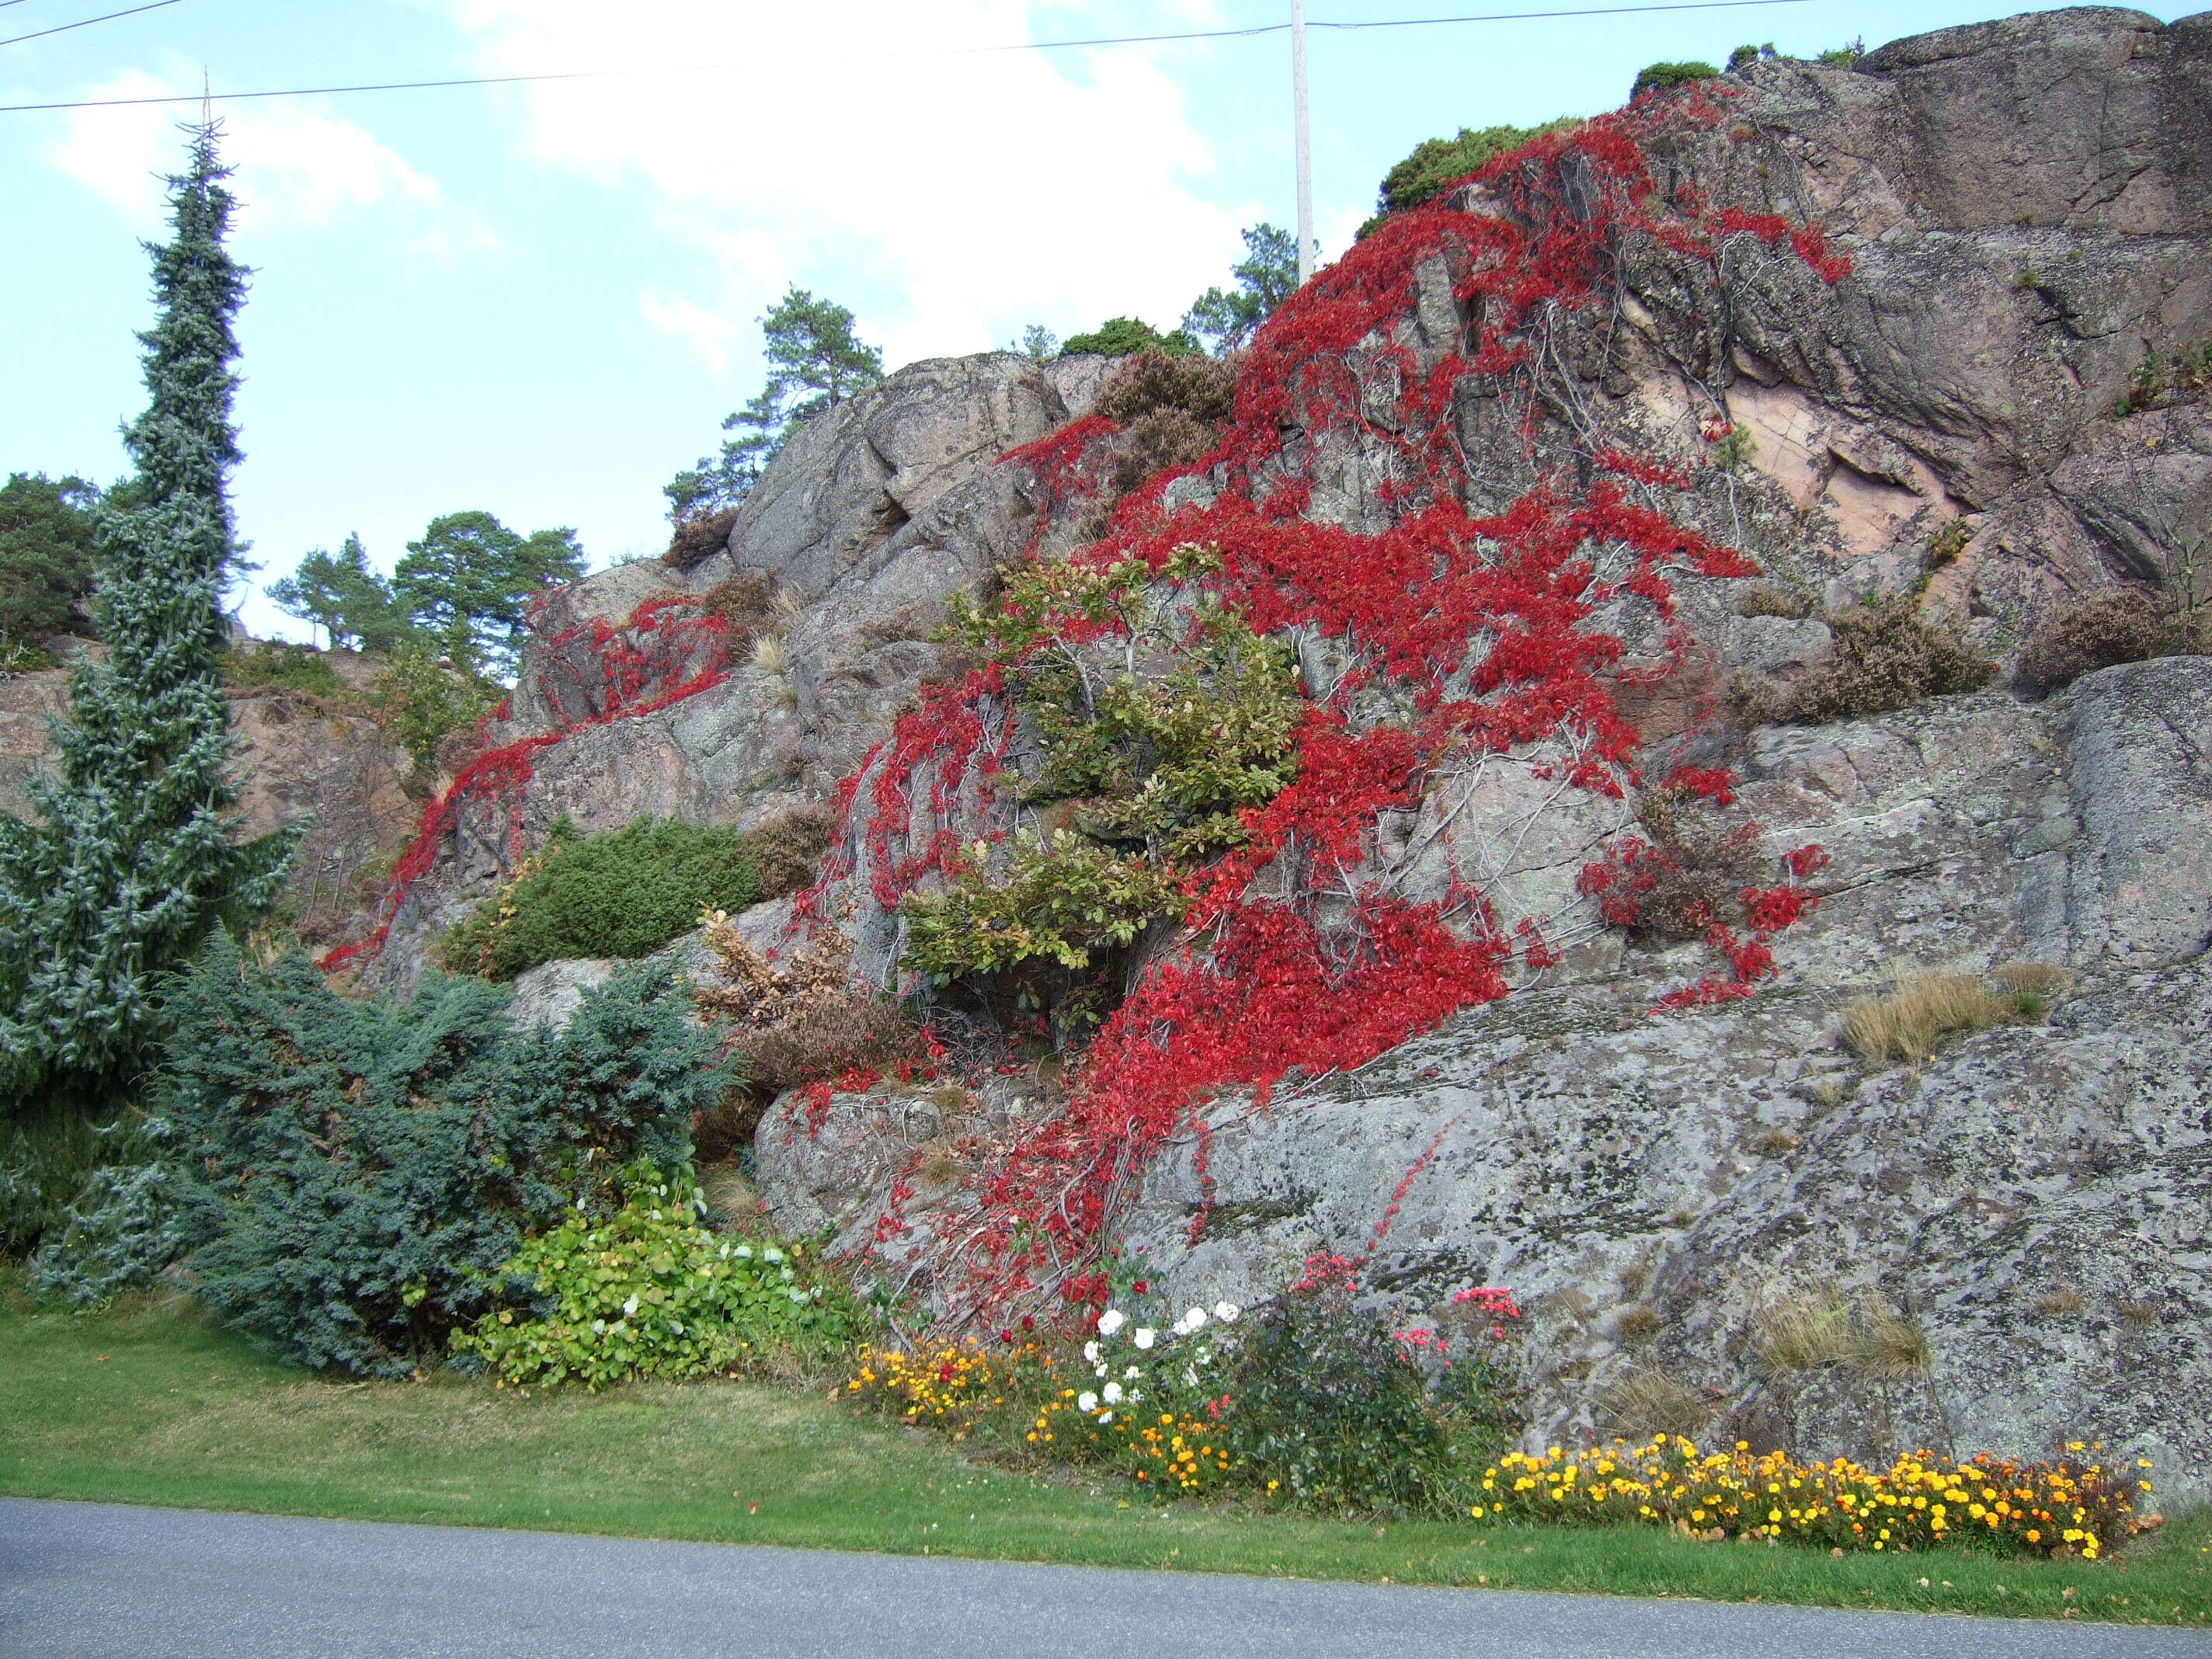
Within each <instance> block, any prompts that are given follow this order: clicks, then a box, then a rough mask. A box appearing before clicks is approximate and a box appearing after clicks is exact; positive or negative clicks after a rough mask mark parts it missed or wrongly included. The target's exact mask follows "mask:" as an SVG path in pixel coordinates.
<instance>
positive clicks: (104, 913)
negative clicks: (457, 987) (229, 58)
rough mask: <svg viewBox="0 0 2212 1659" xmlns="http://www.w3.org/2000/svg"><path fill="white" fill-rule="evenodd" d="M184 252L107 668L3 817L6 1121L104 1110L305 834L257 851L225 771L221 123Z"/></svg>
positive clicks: (201, 156) (176, 212) (140, 422)
mask: <svg viewBox="0 0 2212 1659" xmlns="http://www.w3.org/2000/svg"><path fill="white" fill-rule="evenodd" d="M188 131H190V133H191V149H190V155H189V161H188V165H187V167H186V168H185V172H184V173H181V174H179V175H177V176H175V177H173V178H172V179H170V180H169V186H170V190H169V201H170V209H171V222H172V224H173V226H174V228H175V234H174V235H173V237H172V238H171V240H169V242H168V243H167V246H154V245H153V244H151V243H149V244H148V245H147V252H148V253H149V254H150V255H151V256H152V257H153V262H154V295H155V302H156V304H157V306H158V308H159V318H158V320H157V321H156V323H155V326H154V328H153V330H152V331H150V332H149V333H145V334H142V335H141V336H140V337H139V338H140V340H141V341H142V342H143V344H144V346H145V348H146V351H145V365H146V388H147V391H148V392H149V393H150V394H151V398H150V401H149V404H148V406H147V409H146V412H145V413H144V414H143V415H142V416H139V418H138V419H137V421H136V422H133V423H132V424H131V426H130V427H128V428H126V429H125V434H124V439H125V444H126V445H127V446H128V447H129V449H130V451H131V458H132V459H133V460H134V461H135V462H136V463H137V484H138V488H137V489H135V490H132V491H130V492H126V499H127V500H128V502H129V504H128V505H126V506H124V507H114V508H111V509H108V510H106V511H104V512H103V513H102V514H101V517H100V523H99V526H98V531H97V535H98V542H99V550H100V573H99V586H98V589H97V592H96V593H95V596H94V614H95V616H96V617H97V619H98V624H99V630H100V639H101V640H102V641H105V642H106V647H107V660H106V662H105V663H104V664H99V665H89V664H88V665H83V666H81V667H80V668H79V669H78V670H77V671H76V676H75V678H73V679H72V681H71V682H70V720H69V723H68V725H67V726H64V727H62V728H60V729H58V732H57V733H56V736H57V740H58V757H59V761H60V766H59V775H58V777H57V778H53V779H51V780H48V781H45V782H42V783H40V784H37V785H34V786H33V791H32V799H33V803H34V804H35V805H36V806H37V808H38V811H39V813H40V817H41V818H42V819H43V822H41V823H35V824H33V823H23V822H22V821H21V820H19V819H16V818H13V817H8V816H6V815H4V814H0V1108H4V1109H9V1110H12V1111H14V1112H16V1113H21V1112H22V1111H24V1110H26V1109H28V1108H29V1107H30V1106H31V1105H33V1103H39V1102H41V1101H52V1102H56V1103H71V1104H75V1105H78V1106H82V1107H89V1108H94V1109H98V1108H100V1107H104V1106H106V1105H108V1104H111V1103H114V1102H116V1101H118V1099H119V1098H121V1097H123V1096H125V1094H126V1093H127V1091H129V1089H130V1087H131V1083H132V1080H133V1079H134V1078H135V1076H136V1074H137V1071H138V1069H139V1067H140V1066H142V1065H143V1061H144V1059H145V1057H146V1055H147V1054H148V1052H149V1046H150V1044H151V1043H152V1042H153V1041H154V1040H155V1038H156V1037H157V1036H158V1034H159V1014H160V1007H159V1000H160V995H161V989H162V987H163V985H164V982H165V981H167V978H168V976H169V975H171V974H173V972H174V971H175V970H176V969H179V968H181V967H183V966H184V965H185V963H186V962H187V960H188V959H189V958H190V957H191V955H192V954H193V952H194V951H197V949H198V948H199V946H200V945H202V944H203V942H204V940H205V939H206V938H207V935H208V933H209V931H210V929H211V928H212V927H215V926H216V925H217V924H218V923H219V922H221V921H243V920H246V919H250V918H251V917H252V916H253V915H258V914H259V913H261V912H264V911H265V910H266V909H267V908H269V907H270V905H271V904H272V903H273V902H275V900H276V896H277V895H278V892H279V890H280V887H281V884H282V883H283V874H284V866H285V862H286V860H287V859H288V858H289V854H290V852H291V848H292V846H293V844H294V842H295V840H296V839H297V836H296V832H279V833H278V834H276V835H273V836H263V837H261V838H260V839H259V840H257V841H251V842H246V841H241V840H240V837H239V835H238V826H237V823H236V821H235V820H234V818H233V817H231V815H230V812H229V809H230V808H231V807H232V806H233V805H234V803H235V799H236V797H235V794H234V792H233V790H232V788H231V786H230V783H229V781H228V779H227V778H226V776H225V768H226V763H227V762H228V759H229V756H230V749H231V744H230V736H229V715H228V710H227V708H226V707H225V704H224V701H223V693H222V675H221V666H220V664H221V658H222V647H223V623H222V590H223V587H224V585H225V583H226V581H227V580H228V577H229V575H230V574H231V572H232V568H233V567H234V565H235V563H236V562H237V559H238V549H237V544H236V542H235V540H234V538H233V535H232V526H231V514H230V503H229V501H228V495H227V493H226V481H227V479H228V475H229V472H230V470H231V468H232V467H233V466H234V465H236V464H237V461H238V459H239V456H238V447H237V442H236V437H237V435H236V433H235V431H234V429H233V428H232V426H231V423H230V404H231V396H232V393H233V392H234V391H235V389H236V387H237V384H238V383H237V378H236V377H235V376H234V374H232V373H231V372H230V364H231V362H233V360H234V359H235V358H236V357H237V356H238V343H237V340H236V338H235V337H234V334H233V332H232V322H233V319H234V318H235V317H236V316H237V314H238V309H239V307H240V304H241V303H242V302H243V301H244V300H245V297H246V271H245V270H243V269H242V268H241V267H240V265H239V264H237V263H236V262H235V261H234V260H233V259H232V258H230V256H229V254H228V252H225V250H224V247H223V239H224V236H225V234H226V233H227V232H228V228H229V222H230V214H231V208H232V197H231V195H230V192H229V191H227V190H226V189H224V188H223V183H222V181H223V179H225V178H227V177H228V169H227V168H225V167H223V166H222V162H221V161H220V159H219V158H218V155H217V153H216V131H217V130H216V127H215V125H213V124H212V123H209V124H207V125H201V126H197V127H194V128H191V129H188Z"/></svg>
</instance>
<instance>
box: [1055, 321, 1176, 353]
mask: <svg viewBox="0 0 2212 1659" xmlns="http://www.w3.org/2000/svg"><path fill="white" fill-rule="evenodd" d="M1200 349H1202V348H1201V347H1200V345H1199V343H1198V342H1197V340H1196V339H1194V337H1192V336H1190V335H1189V334H1188V333H1186V332H1185V331H1182V329H1179V328H1178V329H1174V330H1172V331H1170V332H1168V333H1165V334H1163V333H1161V332H1160V331H1159V330H1158V329H1156V328H1154V327H1153V326H1152V325H1151V324H1150V323H1147V322H1143V321H1140V320H1139V319H1137V318H1134V317H1109V318H1108V319H1106V320H1105V321H1104V322H1103V323H1101V324H1099V325H1098V326H1097V329H1095V330H1094V331H1091V333H1089V334H1071V335H1069V336H1068V337H1067V338H1066V340H1065V341H1063V342H1062V343H1061V344H1060V356H1063V357H1081V356H1096V357H1127V356H1130V355H1132V354H1133V353H1135V352H1139V351H1156V352H1158V353H1159V354H1160V355H1161V356H1165V357H1188V356H1190V355H1191V354H1192V353H1194V352H1196V351H1199V350H1200Z"/></svg>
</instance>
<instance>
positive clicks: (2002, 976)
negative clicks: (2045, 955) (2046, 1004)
mask: <svg viewBox="0 0 2212 1659" xmlns="http://www.w3.org/2000/svg"><path fill="white" fill-rule="evenodd" d="M1990 978H1991V979H1993V980H1995V981H1996V982H1997V983H1998V984H2000V985H2002V986H2003V987H2005V989H2006V990H2008V991H2012V992H2015V993H2017V994H2021V995H2023V996H2037V997H2059V996H2063V995H2065V994H2066V993H2067V992H2068V991H2069V989H2071V988H2072V987H2073V984H2074V975H2071V974H2069V973H2068V972H2067V971H2066V969H2063V968H2061V967H2059V966H2058V965H2057V963H2049V962H2003V963H1998V964H1997V965H1996V967H1995V968H1992V969H1990Z"/></svg>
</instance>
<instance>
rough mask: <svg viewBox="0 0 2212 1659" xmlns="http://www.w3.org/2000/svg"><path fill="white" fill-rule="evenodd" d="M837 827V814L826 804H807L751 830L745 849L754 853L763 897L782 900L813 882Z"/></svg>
mask: <svg viewBox="0 0 2212 1659" xmlns="http://www.w3.org/2000/svg"><path fill="white" fill-rule="evenodd" d="M836 828H837V814H836V811H835V810H834V809H832V808H831V806H830V805H829V803H828V802H827V801H808V802H807V803H805V805H801V806H794V807H793V808H792V809H791V810H790V811H787V812H781V813H778V814H777V815H776V816H775V817H772V818H769V819H768V820H767V821H766V822H764V823H761V824H760V825H759V826H758V827H757V828H756V829H752V830H751V831H750V832H749V833H748V834H747V835H746V836H745V850H746V851H747V852H749V853H750V854H752V860H753V870H754V872H755V875H756V878H757V880H758V882H759V884H760V896H761V897H763V898H764V899H772V898H781V897H783V896H784V895H785V894H787V893H795V892H797V891H798V890H799V889H800V888H802V887H804V886H805V885H806V884H808V883H809V882H811V881H812V880H813V879H814V867H815V866H817V864H819V863H820V862H821V861H822V855H823V854H824V853H826V852H828V851H829V837H830V836H831V835H832V834H833V833H834V832H835V831H836Z"/></svg>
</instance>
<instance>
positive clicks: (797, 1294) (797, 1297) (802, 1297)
mask: <svg viewBox="0 0 2212 1659" xmlns="http://www.w3.org/2000/svg"><path fill="white" fill-rule="evenodd" d="M784 1294H785V1295H786V1296H787V1297H790V1298H791V1299H792V1300H793V1302H796V1303H797V1304H799V1306H800V1307H802V1308H803V1307H805V1305H806V1292H805V1291H785V1292H784Z"/></svg>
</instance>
